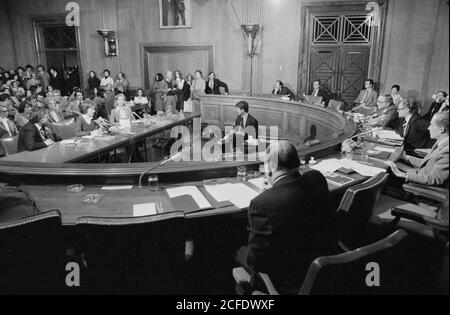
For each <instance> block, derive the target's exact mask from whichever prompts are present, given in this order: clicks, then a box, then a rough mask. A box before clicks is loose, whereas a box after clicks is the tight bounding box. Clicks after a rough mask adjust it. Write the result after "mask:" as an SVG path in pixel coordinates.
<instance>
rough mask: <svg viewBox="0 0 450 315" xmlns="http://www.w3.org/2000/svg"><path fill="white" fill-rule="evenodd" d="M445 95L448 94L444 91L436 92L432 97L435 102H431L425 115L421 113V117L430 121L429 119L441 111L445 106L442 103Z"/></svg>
mask: <svg viewBox="0 0 450 315" xmlns="http://www.w3.org/2000/svg"><path fill="white" fill-rule="evenodd" d="M447 96H448V94H447V93H446V92H444V91H439V92H437V93H436V96H435V97H434V99H435V102H433V104H431V105H430V109H429V110H428V112H427V113H426V114H425V115H423V118H424V119H426V120H427V121H431V119H432V118H433V116H434V115H435V114H437V113H439V112H441V111H443V110H444V108H445V104H444V103H445V99H446V98H447ZM447 106H448V105H447Z"/></svg>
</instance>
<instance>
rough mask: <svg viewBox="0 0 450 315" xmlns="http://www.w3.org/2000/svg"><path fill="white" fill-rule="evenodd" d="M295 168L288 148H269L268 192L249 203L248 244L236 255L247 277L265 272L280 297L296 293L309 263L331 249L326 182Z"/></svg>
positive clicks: (292, 151) (332, 238)
mask: <svg viewBox="0 0 450 315" xmlns="http://www.w3.org/2000/svg"><path fill="white" fill-rule="evenodd" d="M299 165H300V160H299V157H298V154H297V150H296V148H295V147H294V146H293V145H292V144H291V143H289V142H287V141H280V142H277V143H273V144H271V145H270V147H269V148H268V150H267V156H266V168H267V169H268V180H269V182H270V185H271V186H272V188H270V189H268V190H266V191H264V192H263V193H262V194H261V195H259V196H258V197H256V198H255V199H253V200H252V201H251V203H250V207H249V210H248V226H249V228H248V231H249V237H248V245H247V246H245V247H243V248H241V249H240V250H239V251H238V253H237V256H236V260H237V262H238V263H239V264H241V265H242V266H243V267H244V268H245V269H246V270H247V271H248V272H249V273H250V274H251V275H254V273H257V272H264V273H267V274H268V275H269V276H270V278H271V279H272V280H273V281H274V283H275V285H276V287H277V288H278V289H279V290H280V291H281V293H282V294H286V293H291V292H293V293H295V292H298V288H299V287H300V285H301V281H302V279H303V277H304V275H305V273H306V271H307V270H308V267H309V265H310V264H311V262H312V261H313V259H314V258H316V257H319V256H323V255H330V254H333V253H334V251H335V249H336V239H335V235H334V233H333V217H334V211H333V209H332V207H331V206H330V204H329V201H328V197H329V196H328V195H329V192H328V186H327V182H326V180H325V178H324V177H323V175H322V174H321V173H320V172H318V171H309V172H306V173H304V174H303V175H300V174H299V169H298V168H299Z"/></svg>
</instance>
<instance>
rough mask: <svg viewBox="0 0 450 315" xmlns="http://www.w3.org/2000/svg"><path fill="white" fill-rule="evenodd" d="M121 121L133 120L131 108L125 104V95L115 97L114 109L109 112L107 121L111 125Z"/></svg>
mask: <svg viewBox="0 0 450 315" xmlns="http://www.w3.org/2000/svg"><path fill="white" fill-rule="evenodd" d="M122 120H128V121H131V120H135V118H134V115H133V112H132V111H131V108H130V107H129V106H128V105H127V104H126V100H125V95H123V94H118V95H116V101H115V103H114V109H113V110H112V112H111V117H110V119H109V121H110V123H111V124H117V123H120V122H121V121H122Z"/></svg>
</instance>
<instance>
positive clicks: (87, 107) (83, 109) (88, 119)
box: [75, 102, 99, 137]
mask: <svg viewBox="0 0 450 315" xmlns="http://www.w3.org/2000/svg"><path fill="white" fill-rule="evenodd" d="M80 114H81V115H80V116H78V118H77V121H76V127H75V132H76V135H77V137H81V136H86V135H90V134H91V131H94V130H96V129H98V128H99V126H98V125H97V123H96V122H95V120H94V114H95V108H94V104H91V103H86V102H84V103H82V104H81V106H80Z"/></svg>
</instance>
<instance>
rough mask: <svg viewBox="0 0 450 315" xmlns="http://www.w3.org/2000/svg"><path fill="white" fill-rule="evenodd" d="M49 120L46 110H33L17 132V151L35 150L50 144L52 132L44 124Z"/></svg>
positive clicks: (51, 142)
mask: <svg viewBox="0 0 450 315" xmlns="http://www.w3.org/2000/svg"><path fill="white" fill-rule="evenodd" d="M48 121H49V116H48V111H47V110H46V109H44V108H42V109H39V110H38V111H36V112H34V113H33V115H32V117H31V119H30V121H29V122H28V123H27V124H26V125H25V126H23V128H22V130H21V131H20V134H19V140H18V145H17V150H18V152H21V151H25V150H28V151H35V150H39V149H42V148H46V147H47V146H50V145H52V144H53V143H54V142H53V134H52V133H51V131H50V129H49V128H48V127H47V126H46V125H47V123H48Z"/></svg>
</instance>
